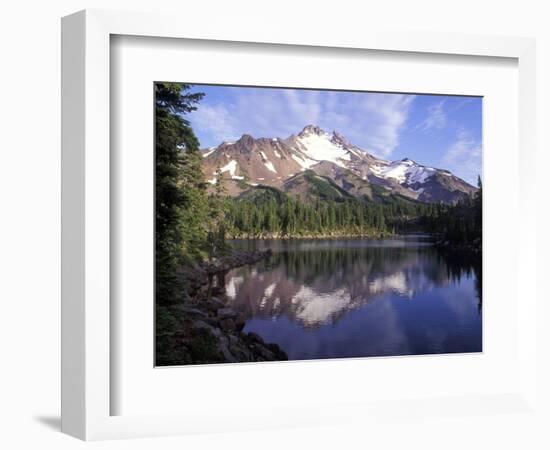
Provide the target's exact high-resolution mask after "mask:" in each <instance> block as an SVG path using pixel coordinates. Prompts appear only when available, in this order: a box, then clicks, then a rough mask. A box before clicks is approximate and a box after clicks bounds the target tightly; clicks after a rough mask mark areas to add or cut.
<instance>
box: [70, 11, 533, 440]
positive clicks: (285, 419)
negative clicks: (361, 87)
mask: <svg viewBox="0 0 550 450" xmlns="http://www.w3.org/2000/svg"><path fill="white" fill-rule="evenodd" d="M113 35H122V36H143V37H162V38H175V39H200V40H212V41H231V42H242V43H265V44H286V45H300V46H312V47H325V48H331V49H333V50H334V49H336V50H337V49H358V50H360V49H367V50H378V51H386V52H388V51H389V52H408V53H411V54H412V55H413V56H414V54H447V55H465V56H482V57H500V58H512V59H514V60H517V63H518V74H519V75H518V76H519V98H518V117H519V122H518V130H519V143H518V145H519V149H520V151H519V164H520V165H519V183H518V190H519V191H518V192H517V193H516V194H517V195H518V198H521V199H522V201H521V203H519V204H518V205H517V206H518V211H519V213H520V214H521V216H522V218H523V220H522V222H521V223H520V224H519V226H520V227H521V229H522V230H524V231H525V230H527V231H528V230H533V229H535V227H536V226H535V221H536V217H535V215H534V214H535V212H534V211H535V208H534V207H533V202H534V201H535V198H536V196H535V195H534V189H535V186H534V184H533V182H532V179H531V178H530V176H529V174H530V173H531V172H532V171H533V170H534V168H535V167H536V148H535V146H536V139H535V136H536V134H535V131H536V130H535V123H536V120H535V119H536V117H535V114H536V110H535V99H536V85H535V43H534V41H533V40H532V39H526V38H511V37H488V36H472V35H456V34H443V33H442V34H435V33H426V34H418V33H412V34H410V33H398V32H385V31H373V30H371V31H368V32H361V34H357V33H354V32H353V31H351V30H350V32H349V33H339V34H337V35H332V36H331V35H327V34H326V33H324V32H323V30H322V29H315V27H312V28H311V29H308V33H307V35H306V34H304V33H302V32H300V30H292V29H290V30H281V29H279V28H278V29H272V28H269V27H262V26H260V24H256V25H254V24H252V25H250V26H249V27H235V26H234V24H227V26H226V27H221V28H220V27H217V28H216V30H208V29H205V28H204V27H202V26H201V25H200V24H193V23H187V24H186V26H185V28H182V27H181V22H180V20H178V18H175V17H172V16H169V15H163V14H144V13H128V12H112V11H109V12H107V11H98V10H87V11H82V12H79V13H76V14H73V15H71V16H67V17H65V18H64V19H63V22H62V54H63V61H62V109H63V112H62V124H63V132H62V146H63V149H62V177H63V179H62V227H63V228H62V430H63V431H64V432H65V433H67V434H70V435H73V436H76V437H78V438H81V439H85V440H97V439H111V438H125V437H128V438H130V437H146V436H162V435H173V434H183V433H196V432H207V431H221V430H227V431H232V430H243V429H254V428H264V427H266V426H285V425H301V424H302V425H308V424H311V423H317V424H319V423H320V424H323V423H329V421H331V420H338V421H342V420H344V421H346V420H352V419H351V418H352V417H354V418H355V420H357V417H363V418H366V417H373V416H376V415H377V414H381V415H385V416H387V417H389V416H391V415H392V412H391V405H390V404H389V403H388V404H384V402H379V401H377V402H375V403H372V404H365V403H362V402H359V403H342V404H338V405H331V407H330V410H329V409H327V408H320V407H319V405H314V404H305V405H303V406H302V407H300V408H296V407H295V406H289V405H286V406H285V405H284V404H283V405H278V406H277V412H278V413H279V414H278V416H279V417H282V418H281V419H280V420H272V421H270V424H269V425H267V424H266V417H267V416H266V415H265V414H264V415H262V414H261V413H258V414H257V417H256V420H249V421H240V422H239V421H238V420H226V421H225V422H222V421H220V420H217V421H216V419H212V420H210V419H209V418H208V417H206V416H205V415H201V414H195V415H192V414H189V413H187V414H150V415H147V414H140V415H118V416H113V415H111V411H112V408H111V394H112V389H114V388H115V387H114V386H113V385H112V383H111V378H110V365H111V359H110V357H111V356H110V355H111V342H110V335H111V333H112V332H113V329H112V327H113V326H115V325H113V324H112V323H111V320H110V302H109V299H110V292H111V280H110V257H111V250H110V249H111V244H112V243H111V241H110V226H111V223H110V220H111V219H110V218H111V213H110V195H111V192H110V178H111V177H112V176H113V174H111V171H110V152H109V149H110V145H111V144H110V139H111V136H110V105H111V95H110V89H109V88H110V63H111V60H110V58H111V54H110V39H111V36H113ZM522 235H523V238H522V242H521V245H519V244H516V247H517V248H514V251H515V252H516V254H517V258H518V260H521V261H529V263H525V264H520V265H518V274H517V275H518V280H521V279H523V280H526V279H529V278H530V275H529V273H535V270H534V269H535V268H534V264H535V261H536V236H535V234H534V233H532V232H525V233H522ZM523 293H524V298H522V302H521V307H520V308H519V310H518V321H517V327H518V340H519V343H518V345H519V360H520V361H521V367H520V368H519V372H518V373H519V377H518V380H517V385H516V388H515V390H514V391H512V392H510V391H508V392H502V393H501V394H491V395H482V394H479V395H470V396H467V397H464V398H438V397H435V398H430V397H429V396H426V398H424V399H420V400H414V401H413V400H410V399H405V398H403V399H402V400H403V403H402V404H401V405H402V407H403V408H405V409H406V410H407V411H409V412H410V413H411V414H414V413H415V411H419V410H424V409H425V408H433V409H434V411H435V410H436V411H438V412H437V414H441V415H446V414H451V413H452V414H463V415H468V414H479V413H480V412H481V413H485V414H487V413H489V414H490V413H497V412H499V411H501V410H502V409H503V408H504V409H511V410H513V411H516V412H526V411H533V410H535V408H536V407H537V406H536V401H535V400H536V398H537V387H536V382H535V380H536V373H537V372H536V371H537V369H536V358H537V354H536V352H535V351H534V349H536V339H537V337H536V326H535V324H536V308H537V307H536V295H537V294H536V291H535V286H534V284H533V287H527V288H526V289H525V290H524V292H523ZM516 295H517V294H516ZM305 364H307V363H305ZM265 367H267V369H266V370H269V366H265ZM271 367H273V366H271ZM311 367H312V366H310V371H311V370H313V369H311ZM266 370H264V372H265V371H266ZM392 401H394V402H395V399H394V400H392ZM402 413H403V411H401V414H402ZM236 417H238V415H236ZM304 418H305V419H304Z"/></svg>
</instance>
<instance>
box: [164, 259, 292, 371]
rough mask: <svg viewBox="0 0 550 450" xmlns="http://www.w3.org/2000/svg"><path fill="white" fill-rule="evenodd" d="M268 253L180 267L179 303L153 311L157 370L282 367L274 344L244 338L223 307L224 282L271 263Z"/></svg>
mask: <svg viewBox="0 0 550 450" xmlns="http://www.w3.org/2000/svg"><path fill="white" fill-rule="evenodd" d="M271 254H272V253H271V250H267V251H253V252H247V251H237V250H233V251H231V252H230V253H229V254H228V255H226V256H224V257H222V258H218V259H216V260H213V261H208V262H203V263H201V264H199V265H196V266H193V267H182V268H181V271H180V274H179V276H180V280H181V283H182V286H184V289H183V291H184V292H183V296H182V300H181V302H179V303H177V304H174V305H162V306H161V305H157V307H156V333H155V334H156V365H157V366H172V365H184V364H185V365H187V364H216V363H227V362H252V361H282V360H287V359H288V356H287V355H286V353H285V352H283V351H282V350H281V349H280V348H279V346H278V345H277V344H273V343H266V342H264V340H263V339H262V338H261V337H260V336H258V335H257V334H255V333H244V332H243V331H242V330H243V328H244V326H245V318H244V317H242V316H241V315H239V314H238V313H236V312H235V311H233V310H232V309H231V308H229V307H228V306H227V297H226V294H225V285H224V278H225V274H226V273H227V272H228V271H229V270H231V269H233V268H236V267H241V266H244V265H247V264H255V263H257V262H259V261H261V260H264V259H268V258H269V257H271Z"/></svg>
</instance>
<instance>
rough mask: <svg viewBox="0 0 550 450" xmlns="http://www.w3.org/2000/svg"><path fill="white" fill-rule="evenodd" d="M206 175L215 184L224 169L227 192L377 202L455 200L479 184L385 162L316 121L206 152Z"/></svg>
mask: <svg viewBox="0 0 550 450" xmlns="http://www.w3.org/2000/svg"><path fill="white" fill-rule="evenodd" d="M203 156H204V173H205V175H206V179H207V181H208V182H209V183H211V184H215V183H216V179H217V177H218V176H219V174H220V173H221V175H222V176H223V178H224V180H226V181H227V182H226V186H227V189H228V191H229V194H230V195H232V196H238V195H241V194H242V193H243V192H245V191H247V190H250V189H253V188H254V187H256V186H269V187H273V188H277V189H280V190H282V191H283V192H287V193H289V194H292V195H297V196H299V197H301V198H304V199H306V198H308V197H310V196H312V195H313V196H315V195H317V196H321V197H323V196H328V197H330V198H335V199H337V198H339V197H341V198H346V197H355V198H360V199H364V200H366V201H378V200H380V199H381V198H383V197H387V196H390V195H392V196H399V197H402V198H407V199H410V200H416V201H421V202H445V203H453V202H456V201H457V200H459V199H461V198H464V197H466V196H469V195H472V194H473V193H474V192H475V191H476V188H474V187H473V186H471V185H470V184H468V183H466V182H465V181H464V180H462V179H460V178H458V177H457V176H455V175H453V174H452V173H451V172H449V171H448V170H444V169H437V168H434V167H428V166H424V165H422V164H418V163H417V162H415V161H412V160H411V159H408V158H405V159H402V160H398V161H386V160H383V159H380V158H377V157H375V156H373V155H371V154H369V153H367V152H366V151H364V150H362V149H360V148H359V147H357V146H355V145H353V144H351V143H349V142H348V141H347V140H346V138H344V137H343V136H342V135H340V134H339V133H337V132H336V131H334V132H332V133H327V132H325V131H324V130H322V129H320V128H319V127H317V126H314V125H308V126H306V127H305V128H304V129H303V130H302V131H301V132H300V133H298V134H297V135H291V136H289V137H288V138H285V139H281V138H278V137H273V138H259V139H255V138H253V137H252V136H250V135H247V134H245V135H243V136H242V137H241V138H240V139H239V140H238V141H236V142H223V143H222V144H220V145H219V146H218V147H215V148H211V149H209V150H207V151H204V153H203Z"/></svg>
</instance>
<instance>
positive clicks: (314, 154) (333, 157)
mask: <svg viewBox="0 0 550 450" xmlns="http://www.w3.org/2000/svg"><path fill="white" fill-rule="evenodd" d="M297 141H298V143H299V144H300V146H301V147H302V148H301V150H302V152H303V153H304V154H305V155H306V156H307V157H308V158H309V159H310V160H315V161H330V162H332V163H334V164H337V165H339V166H341V167H346V164H345V162H344V161H349V160H350V159H351V157H350V153H349V151H348V150H347V149H345V148H343V146H342V145H341V144H339V143H334V142H333V141H332V140H331V138H330V135H329V134H328V133H322V134H320V133H313V132H305V133H301V134H300V136H299V137H298V139H297Z"/></svg>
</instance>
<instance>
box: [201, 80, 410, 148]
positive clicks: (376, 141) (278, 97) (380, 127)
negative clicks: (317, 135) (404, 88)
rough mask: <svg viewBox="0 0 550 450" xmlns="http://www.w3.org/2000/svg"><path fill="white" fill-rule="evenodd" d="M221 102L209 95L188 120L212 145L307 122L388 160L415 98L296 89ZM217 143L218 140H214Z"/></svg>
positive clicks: (235, 95) (236, 94)
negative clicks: (333, 132) (214, 101)
mask: <svg viewBox="0 0 550 450" xmlns="http://www.w3.org/2000/svg"><path fill="white" fill-rule="evenodd" d="M228 89H229V90H230V91H229V90H228V91H227V92H228V93H230V95H227V96H226V97H225V98H224V99H223V100H219V99H218V100H217V102H216V103H214V104H210V103H208V95H207V97H206V99H205V101H203V102H202V104H201V105H200V106H199V108H198V110H197V111H196V112H194V113H192V115H191V116H190V119H191V121H192V123H193V126H194V127H195V128H196V130H197V131H199V132H200V134H201V135H202V136H203V137H206V138H207V139H208V140H209V141H210V142H209V143H208V145H217V144H218V143H219V142H221V141H223V140H232V139H235V138H237V137H238V136H240V135H241V134H243V133H248V134H251V135H253V136H255V137H287V136H289V135H291V134H293V133H297V132H299V131H300V130H301V128H302V127H304V126H305V125H308V124H315V125H318V126H320V127H321V128H324V129H325V130H326V131H332V130H334V129H336V130H338V131H340V132H342V134H344V135H345V136H346V137H347V138H348V139H349V140H350V141H352V142H353V143H354V144H356V145H358V146H359V147H361V148H363V149H365V150H367V151H369V152H371V153H374V154H375V155H377V156H380V157H385V158H387V157H390V156H391V154H392V152H393V151H394V149H395V148H396V147H397V146H398V145H399V141H400V134H401V132H402V130H403V129H404V127H405V125H406V122H407V119H408V116H409V110H410V106H411V104H412V102H413V101H414V98H415V96H413V95H401V94H365V93H351V92H347V93H342V92H332V91H313V90H311V91H310V90H296V89H261V88H250V89H243V88H228ZM213 141H219V142H213Z"/></svg>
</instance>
